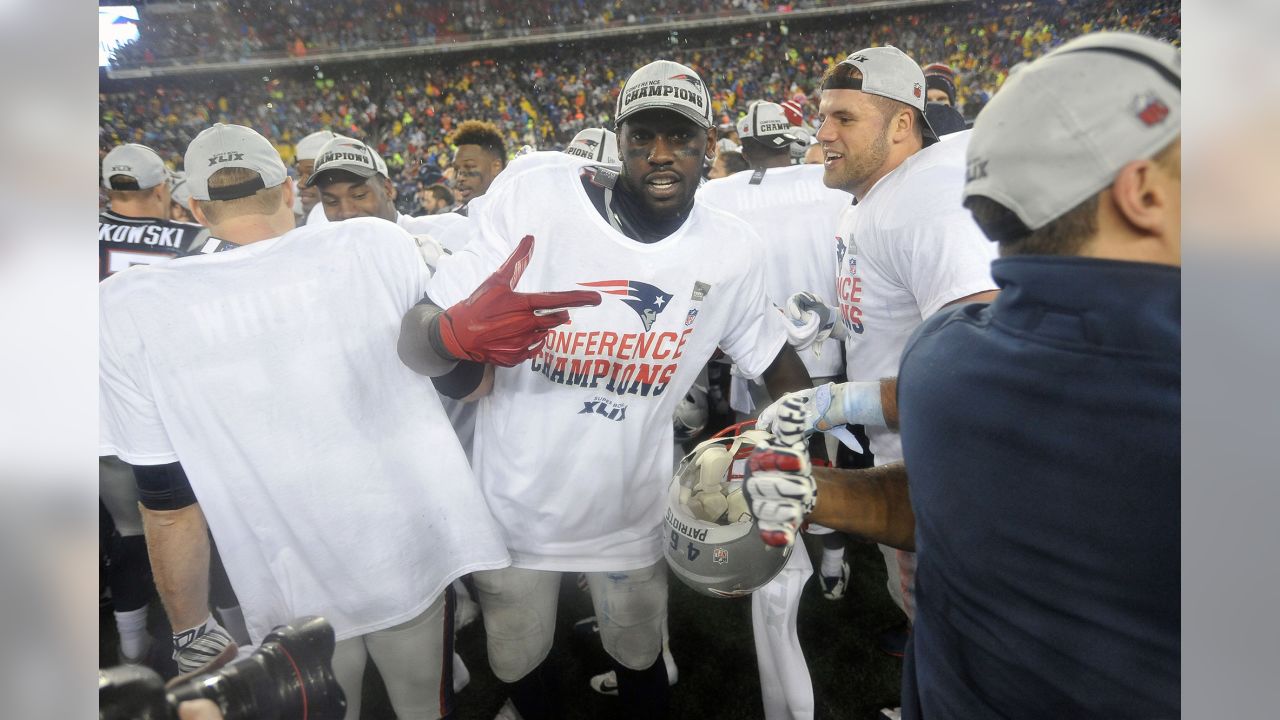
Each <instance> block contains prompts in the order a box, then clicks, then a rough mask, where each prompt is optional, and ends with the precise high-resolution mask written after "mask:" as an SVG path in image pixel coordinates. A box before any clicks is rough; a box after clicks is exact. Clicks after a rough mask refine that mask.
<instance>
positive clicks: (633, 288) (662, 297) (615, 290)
mask: <svg viewBox="0 0 1280 720" xmlns="http://www.w3.org/2000/svg"><path fill="white" fill-rule="evenodd" d="M578 285H580V286H582V287H589V288H595V289H596V290H599V291H600V292H602V293H605V294H606V295H618V296H619V298H618V299H619V300H621V301H622V302H624V303H626V304H628V305H630V306H631V309H632V310H635V311H636V315H639V316H640V322H642V323H644V329H645V331H646V332H647V331H649V330H651V329H653V323H654V322H655V321H657V319H658V313H660V312H662V311H663V310H664V309H665V308H666V307H667V303H669V302H671V293H669V292H664V291H663V290H662V289H661V288H658V287H654V286H653V285H650V284H649V283H642V282H640V281H638V280H597V281H596V282H588V283H578Z"/></svg>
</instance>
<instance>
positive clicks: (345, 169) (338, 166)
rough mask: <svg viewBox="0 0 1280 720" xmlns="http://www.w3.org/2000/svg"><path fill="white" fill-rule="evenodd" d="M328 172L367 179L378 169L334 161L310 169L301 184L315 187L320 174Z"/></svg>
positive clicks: (376, 172)
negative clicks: (305, 179) (309, 173)
mask: <svg viewBox="0 0 1280 720" xmlns="http://www.w3.org/2000/svg"><path fill="white" fill-rule="evenodd" d="M330 173H346V174H348V175H355V176H356V177H358V178H361V179H365V180H367V179H369V178H371V177H373V176H374V175H377V174H378V171H377V170H375V169H373V168H371V167H365V166H364V165H349V164H346V163H334V164H332V165H329V166H327V167H323V168H316V169H315V170H314V171H312V173H311V176H310V177H308V178H307V181H306V182H305V183H303V185H302V186H303V187H315V186H316V185H317V184H318V183H319V182H320V178H321V176H324V175H328V174H330Z"/></svg>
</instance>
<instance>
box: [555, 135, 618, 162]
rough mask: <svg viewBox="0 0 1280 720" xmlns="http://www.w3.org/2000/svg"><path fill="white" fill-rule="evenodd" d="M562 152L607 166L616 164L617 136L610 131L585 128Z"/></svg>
mask: <svg viewBox="0 0 1280 720" xmlns="http://www.w3.org/2000/svg"><path fill="white" fill-rule="evenodd" d="M564 151H565V152H566V153H568V154H570V155H576V156H578V157H584V158H587V159H588V160H594V161H596V162H599V163H605V164H607V165H616V164H618V136H617V135H615V134H614V133H613V131H612V130H606V129H604V128H587V129H586V130H580V131H578V134H577V135H574V136H573V140H572V141H570V142H569V146H568V147H566V148H565V149H564Z"/></svg>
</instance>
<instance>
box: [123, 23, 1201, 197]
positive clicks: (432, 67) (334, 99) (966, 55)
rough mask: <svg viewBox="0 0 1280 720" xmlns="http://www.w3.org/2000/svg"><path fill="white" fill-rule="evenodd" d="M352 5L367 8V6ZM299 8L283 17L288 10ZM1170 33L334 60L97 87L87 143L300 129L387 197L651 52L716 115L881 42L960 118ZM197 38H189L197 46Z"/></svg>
mask: <svg viewBox="0 0 1280 720" xmlns="http://www.w3.org/2000/svg"><path fill="white" fill-rule="evenodd" d="M552 4H554V3H545V5H547V7H550V5H552ZM724 4H726V5H728V4H729V3H724ZM535 5H537V6H539V7H541V6H542V5H543V4H535ZM701 5H702V6H708V5H710V3H706V2H703V3H702V4H701ZM266 7H267V8H268V9H269V8H271V7H274V6H270V5H268V6H266ZM334 7H335V8H336V7H338V6H334ZM344 7H345V6H344ZM352 7H355V8H364V11H365V12H372V10H370V4H369V3H366V4H364V5H355V6H352ZM666 7H667V8H668V9H669V11H670V12H672V13H678V12H688V11H689V9H690V8H691V7H692V5H691V4H690V3H688V2H672V3H668V4H667V5H666ZM260 12H263V13H264V15H263V17H264V18H266V17H270V18H274V17H275V16H274V15H271V14H270V12H269V11H268V10H260ZM335 12H338V11H337V10H335ZM341 12H348V11H347V10H343V11H341ZM352 12H354V11H352ZM415 12H417V11H415ZM301 15H302V14H301V13H296V12H295V13H294V15H293V17H295V18H297V17H299V16H301ZM248 17H249V16H247V15H246V22H247V21H248ZM309 17H310V22H315V23H318V24H319V25H322V26H323V25H325V24H326V22H327V21H324V20H323V18H324V17H325V16H324V14H323V13H320V14H318V15H316V14H312V15H310V16H309ZM275 22H276V20H270V21H269V22H268V24H267V26H269V27H275V25H274V24H273V23H275ZM391 24H392V25H394V23H391ZM245 27H246V28H248V27H249V26H248V25H246V26H245ZM1180 28H1181V14H1180V6H1179V5H1178V3H1176V2H1172V1H1171V0H1149V2H1146V3H1143V4H1140V5H1139V9H1138V10H1134V9H1133V4H1132V3H1127V4H1121V3H1118V2H1117V1H1116V0H1092V1H1090V2H1081V3H1063V2H1047V3H1046V2H1027V1H1024V2H1015V3H1009V2H993V1H991V0H982V1H980V2H975V3H972V4H963V5H958V6H954V7H946V8H937V9H930V10H924V11H919V12H909V13H903V12H886V13H879V14H875V13H873V14H870V15H866V16H858V21H857V22H855V23H854V24H853V25H852V26H850V27H842V28H838V29H810V30H799V29H797V30H789V29H787V28H786V27H785V26H774V27H771V28H758V29H753V30H748V31H743V32H740V33H738V34H735V35H732V36H730V37H728V38H723V36H717V38H716V39H715V40H714V41H708V42H706V43H701V42H697V41H693V40H688V41H686V42H682V43H681V44H679V45H672V44H671V42H670V40H668V39H667V38H666V37H663V38H660V39H656V40H651V41H648V42H643V43H634V44H631V45H629V46H627V47H616V46H608V45H605V46H589V47H580V48H575V51H574V52H572V53H565V52H563V51H560V52H555V53H551V54H548V53H546V52H544V51H541V50H539V49H533V50H530V51H529V52H528V54H527V55H526V56H524V57H521V58H520V60H519V61H518V62H508V61H499V60H494V59H487V60H466V61H450V60H448V59H441V60H435V59H433V60H432V61H431V62H427V63H423V62H416V63H413V65H412V66H409V67H406V66H401V67H399V68H398V69H393V70H389V71H386V72H384V73H382V74H381V75H378V74H374V73H370V72H369V71H368V68H367V67H364V66H361V65H347V66H343V69H342V70H340V71H339V73H338V74H337V75H336V76H334V75H331V74H327V73H324V72H323V71H316V72H315V73H314V75H313V76H312V77H307V78H297V77H290V76H285V75H283V74H282V75H278V76H256V75H255V76H252V77H244V76H235V77H231V78H219V79H216V80H211V79H210V78H209V77H208V76H195V77H194V78H193V79H183V80H163V81H156V82H155V83H154V84H146V85H139V86H137V87H136V88H132V89H129V90H114V89H112V88H111V87H110V86H106V87H104V91H103V92H102V94H101V96H100V98H99V108H100V110H99V112H100V121H101V122H100V132H99V144H100V146H101V148H102V151H103V152H105V151H106V149H108V148H110V147H112V146H114V145H116V144H119V143H122V142H138V143H143V144H145V145H149V146H151V147H154V148H155V149H156V150H157V151H159V152H160V154H161V156H162V157H164V158H165V159H166V161H167V162H169V163H171V164H173V165H174V166H175V168H176V166H177V165H178V164H180V162H181V153H182V150H183V148H185V147H186V145H187V143H188V142H189V141H190V139H191V138H192V137H194V136H195V134H196V133H197V132H199V130H200V129H201V128H204V127H207V126H208V125H209V124H210V123H213V122H229V123H236V124H242V125H246V126H248V127H252V128H254V129H255V130H257V131H259V132H261V133H262V134H263V135H264V136H266V137H267V138H268V139H270V140H271V141H272V142H273V143H275V144H276V145H277V147H278V149H279V150H280V152H281V155H282V156H283V157H284V158H285V160H286V162H290V161H291V160H292V152H293V150H292V145H293V143H294V142H296V141H297V139H299V138H301V137H302V136H303V135H305V134H307V133H308V132H311V131H313V130H315V129H318V128H330V129H333V130H334V131H335V132H339V133H342V134H345V135H348V136H351V137H356V138H359V139H362V140H367V141H369V142H370V143H371V144H372V145H374V147H375V148H376V149H377V150H378V151H379V152H380V153H381V154H382V155H383V157H385V158H386V160H387V164H388V166H389V167H390V169H391V172H392V173H393V175H394V176H395V179H396V181H397V183H398V184H399V185H400V186H401V189H402V190H408V189H412V188H413V187H414V186H415V185H417V186H418V187H425V186H426V185H428V184H430V183H432V182H435V181H438V180H439V179H440V178H441V177H442V176H443V174H444V171H445V170H446V169H447V167H448V164H449V157H450V151H449V148H448V147H447V146H446V144H445V138H446V136H447V135H448V134H449V133H450V132H451V131H452V130H453V128H454V127H455V126H456V125H457V124H458V123H460V122H461V121H463V120H466V119H471V118H476V119H483V120H489V121H491V122H494V123H495V124H496V125H497V126H498V127H499V128H500V130H501V131H502V132H503V133H504V134H505V140H506V142H507V145H508V147H509V149H510V150H511V151H514V150H515V149H517V148H519V147H521V146H523V145H530V146H532V147H535V148H539V149H546V148H560V147H563V146H564V145H565V144H566V143H567V142H568V141H569V140H570V139H571V138H572V137H573V135H574V134H575V133H577V132H578V131H579V130H581V129H583V128H586V127H598V126H601V125H604V124H606V123H607V121H608V119H609V117H610V116H611V113H612V111H613V104H614V102H615V100H616V93H617V89H616V88H617V81H618V79H619V78H618V77H616V73H617V72H618V71H619V69H625V68H631V67H636V66H638V65H640V64H642V63H643V62H644V60H645V59H646V58H650V57H654V56H655V55H656V54H664V55H665V56H668V57H670V58H672V59H674V60H677V61H679V62H682V63H685V64H688V65H689V66H690V67H693V68H695V69H697V70H698V71H699V72H700V73H702V74H703V75H704V76H705V77H707V78H711V80H710V84H711V88H710V89H711V90H712V92H713V100H712V103H713V110H714V111H715V113H716V115H717V116H718V117H720V118H721V119H722V120H723V121H725V122H729V121H733V120H736V119H737V117H738V115H739V114H740V113H741V112H742V111H743V110H745V108H746V106H747V104H748V103H750V102H751V101H753V100H757V99H773V100H778V101H781V100H784V99H788V98H793V97H795V96H797V95H799V96H801V98H800V99H801V100H805V99H806V98H808V97H809V95H810V94H811V93H812V92H813V90H814V87H815V83H816V81H817V79H818V78H819V77H820V76H821V74H822V72H823V71H824V70H825V69H826V68H827V67H828V66H829V65H830V64H832V63H833V62H835V61H836V60H838V59H839V58H837V57H836V55H839V54H841V53H840V51H839V50H833V49H845V48H850V47H855V46H861V45H877V44H882V43H888V42H890V41H892V42H894V43H896V44H897V45H899V46H901V47H902V48H903V50H905V51H906V52H908V53H909V54H910V55H911V56H912V57H918V58H922V59H923V60H924V61H925V62H942V63H946V64H948V65H950V66H951V67H952V68H953V69H954V70H955V71H956V86H957V98H956V100H957V106H958V108H959V109H961V110H962V112H964V114H965V115H966V116H967V117H969V118H972V117H974V116H975V115H976V114H977V112H978V111H979V110H980V109H981V107H982V105H983V104H985V102H986V100H987V99H988V98H989V97H990V95H991V93H993V92H994V91H995V90H996V88H998V87H999V86H1000V84H1001V83H1003V82H1004V79H1005V77H1006V75H1007V72H1008V69H1009V68H1010V67H1011V66H1012V65H1014V64H1016V63H1018V62H1020V61H1023V60H1025V59H1027V58H1031V57H1035V56H1037V55H1040V54H1042V53H1044V52H1046V51H1047V50H1049V49H1050V48H1052V47H1054V46H1056V45H1058V44H1060V43H1061V42H1062V41H1063V40H1064V39H1066V38H1070V37H1074V36H1076V35H1079V34H1081V33H1085V32H1090V31H1095V30H1102V29H1114V30H1130V31H1134V32H1142V33H1146V34H1148V35H1152V36H1154V37H1159V38H1162V39H1165V40H1169V41H1171V42H1173V43H1174V44H1178V43H1179V41H1180V34H1181V30H1180ZM183 32H186V31H185V30H184V31H183ZM246 33H247V34H248V35H255V34H256V31H252V30H246ZM205 34H206V33H204V32H203V31H202V32H201V33H199V34H194V33H193V34H192V35H193V37H194V36H195V35H199V37H201V38H203V37H204V36H205ZM144 37H145V35H144ZM200 42H204V40H200ZM713 43H714V44H713ZM216 45H217V44H216V43H215V46H216ZM750 68H758V69H759V71H750V70H748V69H750ZM805 110H806V112H807V113H808V114H810V115H812V114H813V113H815V112H816V103H813V102H807V103H805ZM402 195H403V196H405V197H408V196H411V195H412V193H402ZM404 209H405V210H406V211H408V210H410V209H411V208H407V207H406V208H404Z"/></svg>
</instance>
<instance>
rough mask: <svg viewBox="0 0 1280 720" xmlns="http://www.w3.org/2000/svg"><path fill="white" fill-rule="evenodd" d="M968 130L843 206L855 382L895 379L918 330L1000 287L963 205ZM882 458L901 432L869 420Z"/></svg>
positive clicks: (896, 456) (898, 446) (990, 248)
mask: <svg viewBox="0 0 1280 720" xmlns="http://www.w3.org/2000/svg"><path fill="white" fill-rule="evenodd" d="M970 134H971V133H970V132H969V131H966V132H958V133H954V134H952V135H947V136H946V137H944V138H943V140H942V141H941V142H938V143H935V144H934V145H931V146H929V147H927V148H925V149H924V150H921V151H920V152H917V153H916V154H914V155H912V156H911V157H909V158H907V160H906V161H905V162H903V163H902V164H901V165H899V166H898V167H897V168H896V169H894V171H893V172H891V173H889V174H888V175H886V176H884V177H883V178H881V179H880V181H879V182H877V183H876V184H875V185H874V186H873V187H872V188H871V191H870V192H868V193H867V196H866V197H865V198H863V199H862V200H861V201H859V203H858V204H857V205H854V206H852V207H850V208H848V209H846V210H845V211H844V214H843V216H842V217H841V219H840V224H839V232H838V234H837V238H836V240H837V246H836V254H837V257H838V270H837V275H836V293H837V295H838V297H839V300H840V315H841V320H842V322H844V324H845V327H847V328H848V330H849V339H848V340H847V341H846V342H845V359H846V362H847V371H848V375H849V379H850V380H858V381H875V380H880V379H882V378H887V377H897V375H898V363H899V361H900V359H901V356H902V349H903V347H904V346H905V345H906V343H907V339H908V338H910V337H911V333H912V332H914V331H915V329H916V328H917V327H919V325H920V323H922V322H924V321H925V320H926V319H927V318H928V317H929V316H931V315H933V314H934V313H936V312H938V310H940V309H941V308H942V307H943V306H944V305H946V304H947V303H950V302H953V301H955V300H959V299H960V298H962V297H965V296H967V295H973V294H974V293H980V292H985V291H987V290H995V289H996V284H995V281H993V280H992V279H991V261H992V260H994V259H995V258H996V254H997V253H996V247H995V243H992V242H991V241H990V240H988V239H987V238H986V236H985V235H983V234H982V231H981V230H979V229H978V226H977V225H976V224H975V223H974V222H973V216H972V215H970V213H969V211H968V210H966V209H965V208H964V206H963V205H961V193H962V191H963V189H964V173H965V162H964V153H965V148H966V147H967V146H968V144H969V136H970ZM867 436H868V438H869V439H870V440H871V451H872V452H873V453H874V454H875V458H876V463H877V464H884V463H888V462H894V461H897V460H901V459H902V442H901V440H900V439H899V436H898V433H897V432H895V431H891V430H886V429H884V428H868V429H867Z"/></svg>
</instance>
